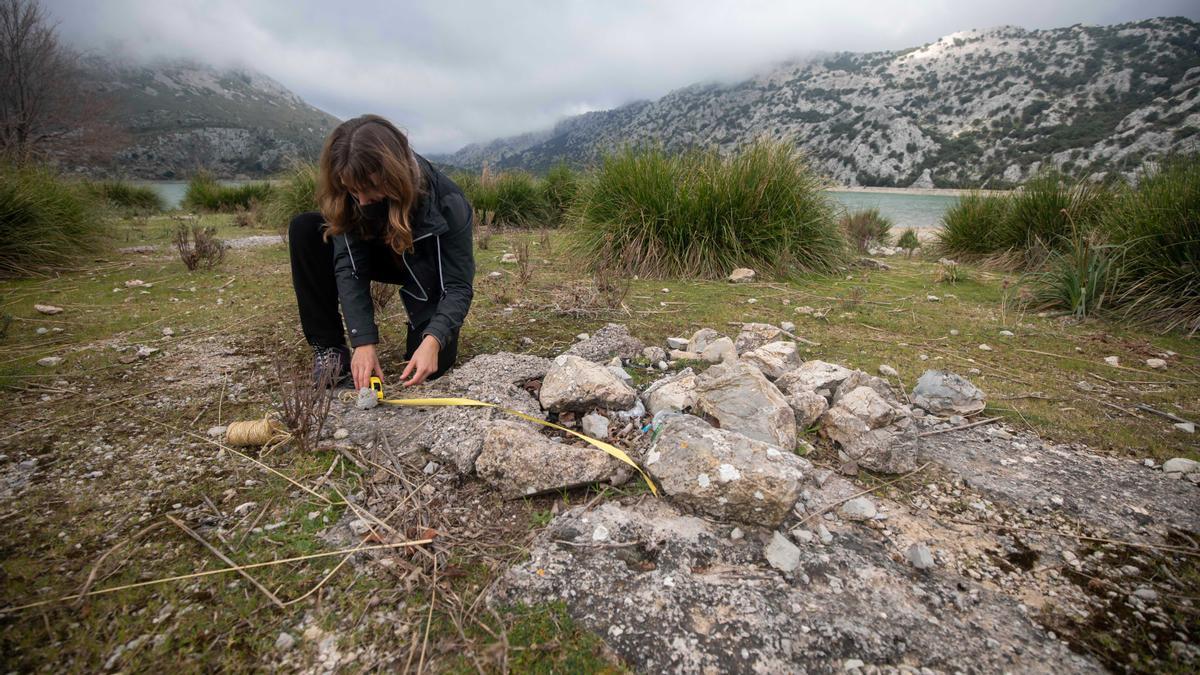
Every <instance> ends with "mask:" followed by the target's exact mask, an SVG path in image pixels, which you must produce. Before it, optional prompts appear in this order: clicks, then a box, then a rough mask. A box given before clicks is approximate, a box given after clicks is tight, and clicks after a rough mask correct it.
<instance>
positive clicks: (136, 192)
mask: <svg viewBox="0 0 1200 675" xmlns="http://www.w3.org/2000/svg"><path fill="white" fill-rule="evenodd" d="M84 188H85V189H86V190H87V191H88V192H90V193H91V194H93V195H94V196H95V197H96V198H97V199H98V200H99V201H101V202H104V203H106V204H108V205H109V206H111V207H113V208H115V209H117V210H118V211H120V212H122V213H127V214H143V215H145V214H152V213H159V212H161V211H164V210H166V208H167V205H166V202H164V201H163V198H162V196H161V195H159V194H158V193H157V192H155V191H154V189H153V188H151V187H148V186H145V185H133V184H132V183H127V182H125V181H120V180H105V181H88V182H85V183H84Z"/></svg>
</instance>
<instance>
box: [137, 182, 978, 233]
mask: <svg viewBox="0 0 1200 675" xmlns="http://www.w3.org/2000/svg"><path fill="white" fill-rule="evenodd" d="M221 182H222V183H223V184H225V185H241V184H242V183H243V182H244V181H221ZM141 185H147V186H149V187H152V188H154V190H155V191H156V192H158V194H160V195H162V198H163V199H164V200H166V202H167V207H168V208H172V209H173V208H176V207H178V206H179V203H180V202H182V201H183V195H184V193H185V192H187V182H186V181H174V180H173V181H146V182H144V183H141ZM829 195H830V196H831V197H833V198H834V199H835V200H837V201H838V202H839V203H840V204H842V205H843V206H845V207H846V208H847V209H850V210H859V209H869V208H877V209H879V212H880V213H882V214H883V215H884V216H886V217H888V218H891V219H892V222H893V223H894V226H895V227H896V228H898V229H904V228H906V227H916V228H930V227H940V226H941V219H942V214H943V213H945V212H946V209H947V208H949V207H950V205H951V204H953V203H954V200H955V197H949V196H946V195H922V194H894V193H890V192H839V191H837V190H830V191H829Z"/></svg>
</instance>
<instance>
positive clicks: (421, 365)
mask: <svg viewBox="0 0 1200 675" xmlns="http://www.w3.org/2000/svg"><path fill="white" fill-rule="evenodd" d="M441 350H442V344H441V343H440V342H438V341H437V338H435V337H433V336H432V335H426V336H425V339H424V340H422V341H421V346H420V347H417V351H415V352H413V355H412V358H411V359H409V360H408V366H406V367H405V368H404V372H403V373H401V374H400V381H401V382H400V383H401V384H403V385H404V386H406V387H411V386H413V385H414V384H421V383H422V382H424V381H425V378H427V377H429V376H430V375H432V374H434V373H436V372H437V369H438V352H440V351H441ZM409 375H411V376H412V377H411V379H409Z"/></svg>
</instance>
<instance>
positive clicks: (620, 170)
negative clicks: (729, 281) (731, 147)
mask: <svg viewBox="0 0 1200 675" xmlns="http://www.w3.org/2000/svg"><path fill="white" fill-rule="evenodd" d="M568 223H569V224H570V225H571V226H572V228H573V229H574V232H575V235H576V236H575V237H574V240H573V242H572V245H571V250H572V251H573V252H574V253H575V254H576V255H577V257H578V258H579V259H580V260H583V261H586V263H585V264H586V265H588V266H589V267H590V268H591V269H592V270H593V271H596V270H601V269H604V270H613V271H616V272H618V273H623V274H630V275H634V274H636V275H640V276H643V277H654V278H662V277H671V276H682V277H700V278H709V279H714V278H721V277H724V276H725V275H727V274H729V272H730V271H731V270H733V269H734V268H736V267H751V268H755V269H757V270H768V271H770V272H771V273H773V274H775V275H776V276H790V275H792V274H794V273H797V272H810V271H811V272H828V271H831V270H833V269H834V268H835V267H836V266H837V265H838V264H840V263H841V262H843V261H844V260H845V256H846V249H845V242H844V240H843V238H842V234H841V232H840V231H839V229H838V227H837V221H836V216H835V209H834V206H833V205H832V204H831V202H830V201H829V199H828V197H826V196H825V195H824V193H823V192H822V191H821V180H820V178H819V177H818V176H817V175H816V174H815V173H814V172H813V171H812V170H811V169H810V168H809V167H808V166H807V164H805V163H804V162H803V161H802V160H801V159H800V157H799V156H798V155H797V154H796V152H795V150H794V148H792V147H791V146H788V145H785V144H774V143H769V142H758V143H755V144H752V145H750V146H748V147H747V148H745V149H744V150H742V151H741V152H739V153H737V154H735V155H733V156H731V157H722V156H721V155H720V154H718V153H717V152H716V151H715V150H710V151H692V152H689V153H687V154H683V155H668V154H667V153H666V152H665V151H663V150H662V149H659V148H654V149H644V150H633V149H626V150H624V151H622V152H620V153H617V154H615V155H610V156H607V157H605V158H604V160H603V162H602V164H601V166H600V167H599V168H598V169H596V170H595V172H594V173H593V174H592V175H591V176H589V177H588V179H587V180H585V181H583V182H582V183H581V184H580V189H579V194H578V196H577V198H576V200H575V201H574V203H573V204H572V206H571V210H570V214H569V216H568Z"/></svg>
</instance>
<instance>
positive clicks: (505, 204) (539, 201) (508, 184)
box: [491, 171, 548, 227]
mask: <svg viewBox="0 0 1200 675" xmlns="http://www.w3.org/2000/svg"><path fill="white" fill-rule="evenodd" d="M491 188H492V190H494V191H495V208H494V209H492V210H494V211H495V212H496V220H498V221H500V222H501V223H503V224H505V225H512V226H516V227H532V226H536V225H544V224H545V223H546V220H547V215H548V214H547V206H546V201H545V198H544V194H543V192H542V190H541V189H540V187H539V186H538V183H537V179H535V178H534V177H533V176H532V175H531V174H528V173H525V172H524V171H506V172H504V173H502V174H500V175H498V176H496V178H495V180H494V182H493V184H492V186H491Z"/></svg>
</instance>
